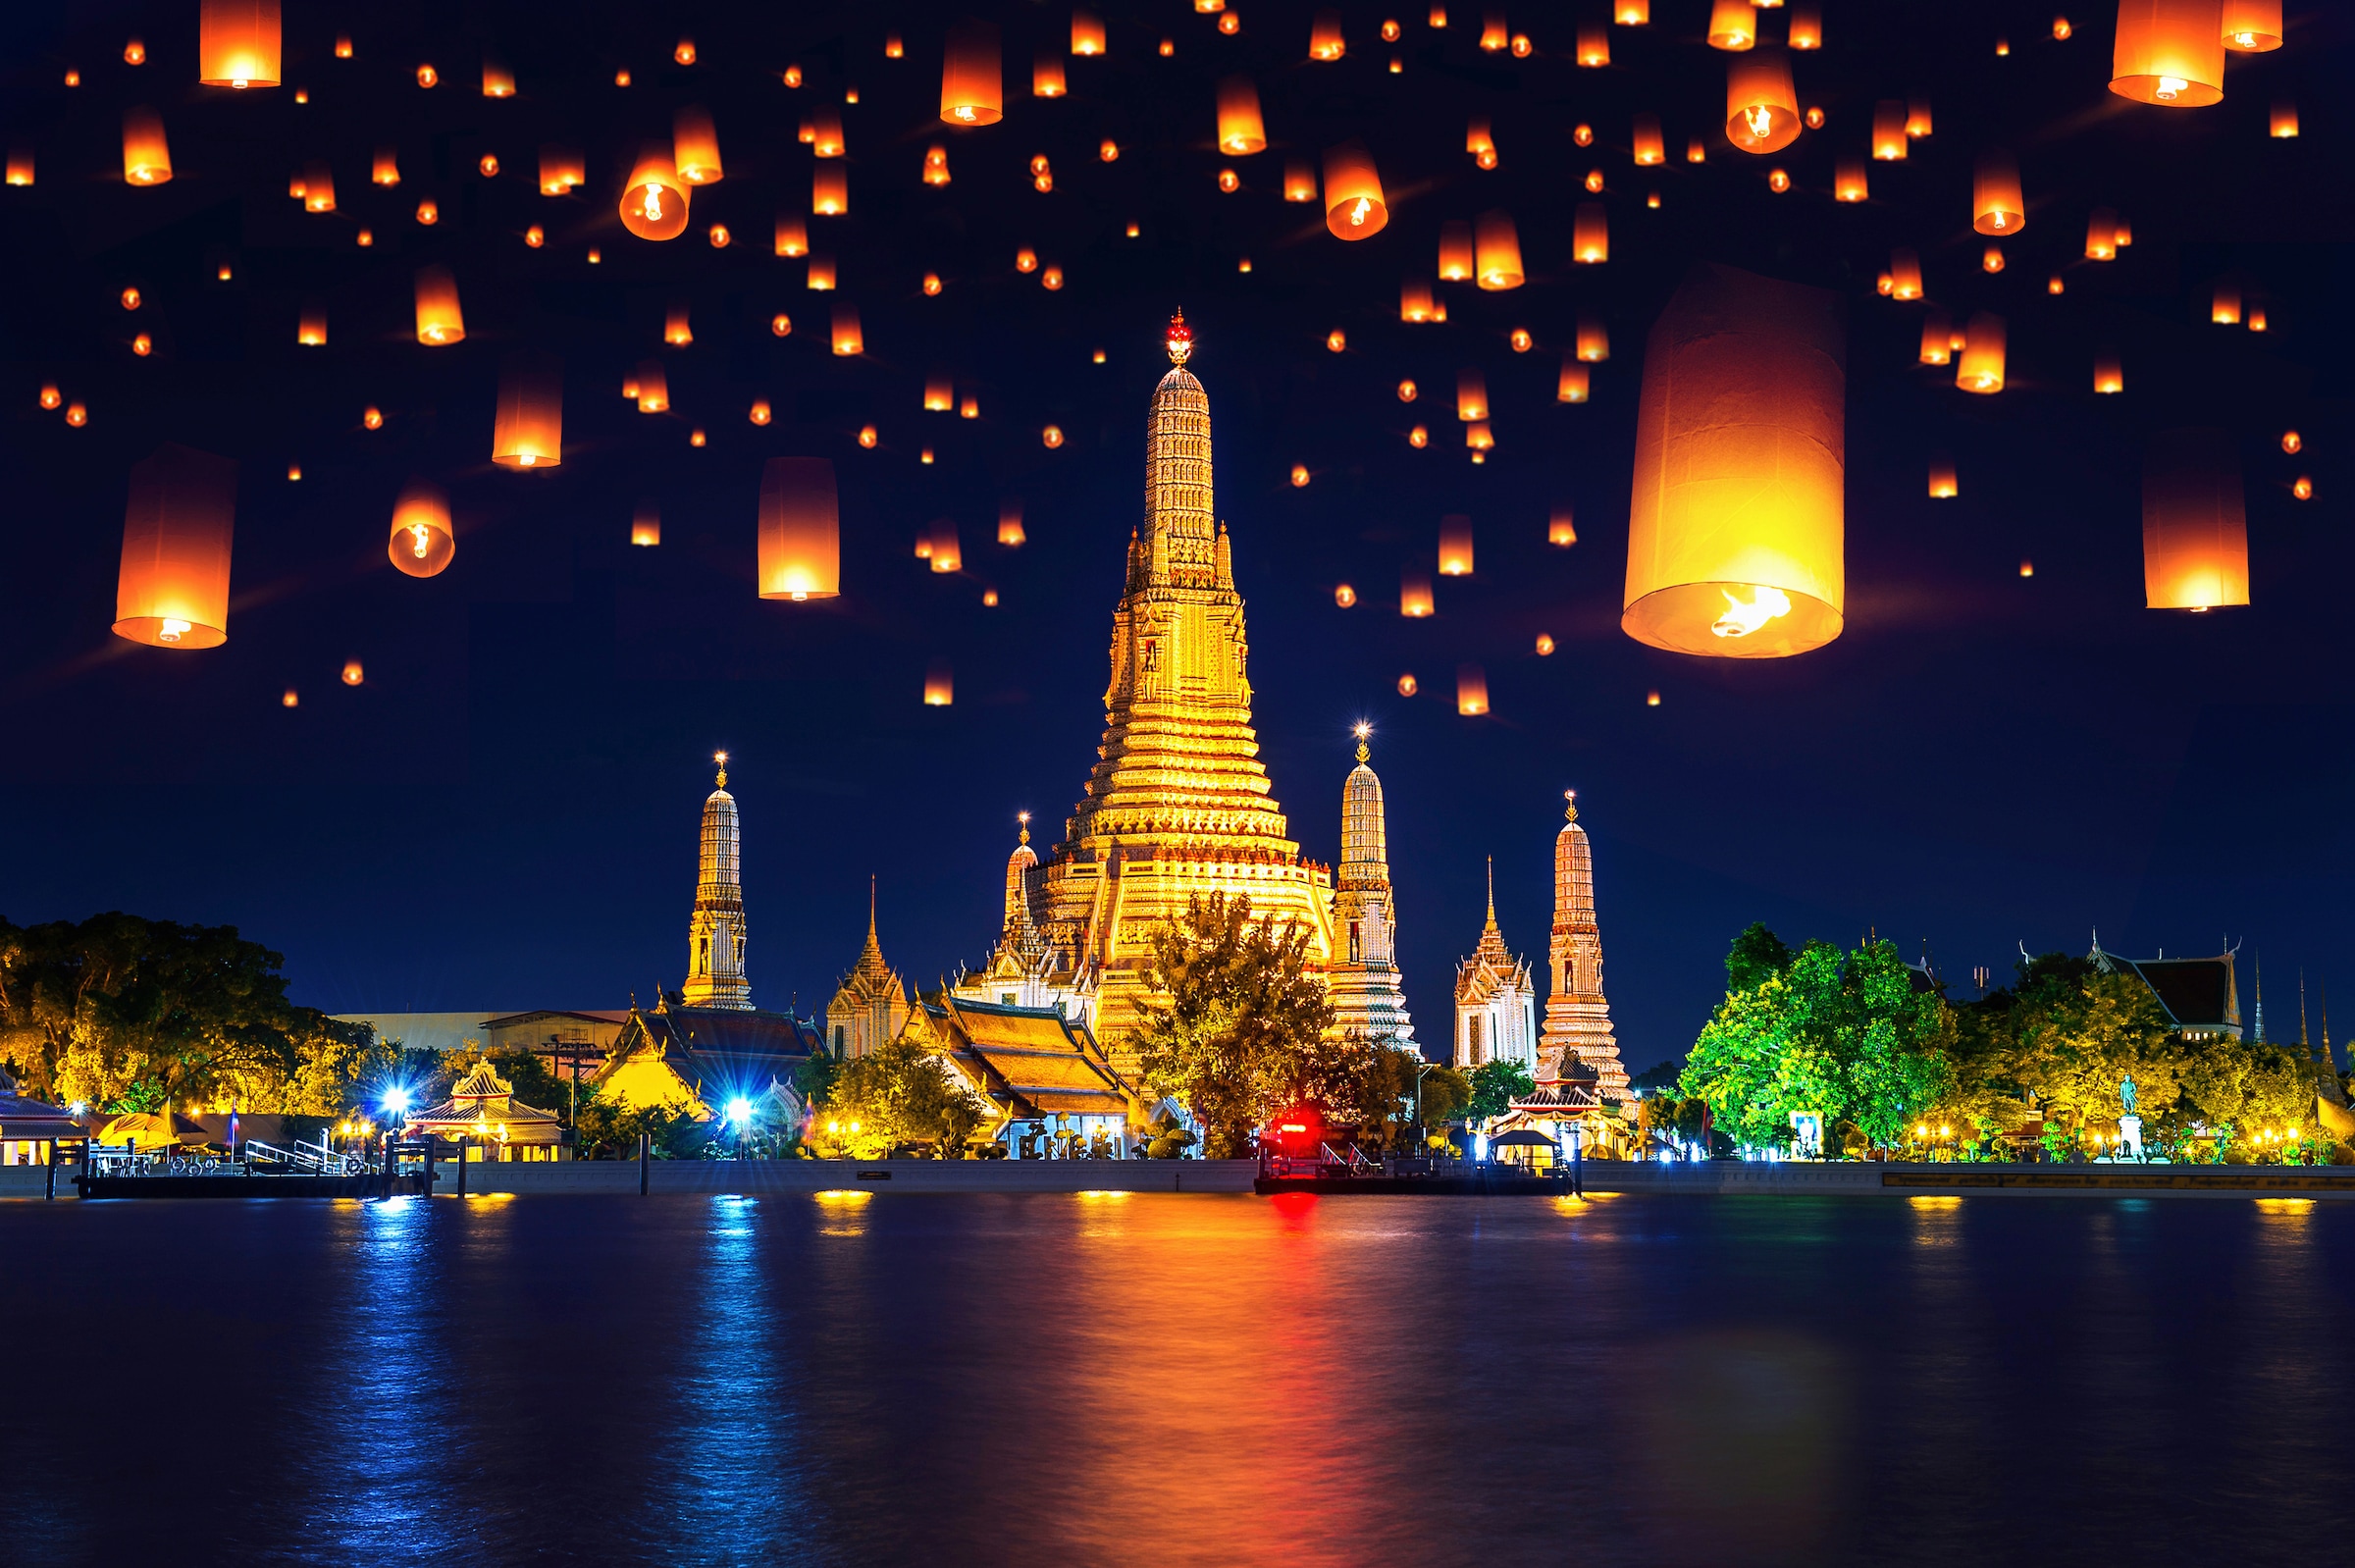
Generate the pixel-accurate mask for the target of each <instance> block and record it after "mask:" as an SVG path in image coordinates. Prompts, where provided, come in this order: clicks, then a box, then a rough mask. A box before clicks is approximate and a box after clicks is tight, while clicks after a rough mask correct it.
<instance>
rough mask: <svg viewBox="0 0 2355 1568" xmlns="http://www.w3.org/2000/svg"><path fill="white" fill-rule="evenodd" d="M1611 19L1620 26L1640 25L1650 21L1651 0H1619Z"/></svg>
mask: <svg viewBox="0 0 2355 1568" xmlns="http://www.w3.org/2000/svg"><path fill="white" fill-rule="evenodd" d="M1611 20H1612V21H1614V22H1616V23H1618V24H1619V26H1622V27H1641V26H1646V25H1648V23H1649V22H1650V21H1651V0H1619V4H1618V5H1617V6H1616V7H1615V8H1614V9H1613V10H1612V13H1611Z"/></svg>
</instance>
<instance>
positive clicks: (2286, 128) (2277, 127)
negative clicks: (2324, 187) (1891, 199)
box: [9, 98, 2298, 185]
mask: <svg viewBox="0 0 2355 1568" xmlns="http://www.w3.org/2000/svg"><path fill="white" fill-rule="evenodd" d="M2272 129H2273V134H2274V136H2275V137H2276V139H2278V140H2281V141H2287V140H2289V139H2290V138H2291V137H2293V136H2295V135H2296V134H2297V133H2298V106H2297V104H2296V103H2295V102H2294V101H2293V100H2291V99H2288V98H2276V99H2275V100H2274V117H2273V122H2272ZM30 156H31V155H30V154H26V157H27V158H28V159H29V157H30ZM10 167H11V168H12V169H13V168H14V167H15V165H14V164H11V165H10ZM26 167H27V169H29V168H30V165H29V163H28V164H27V165H26ZM9 183H10V184H12V185H13V184H15V183H16V180H15V178H14V177H13V176H12V177H11V178H10V180H9ZM25 183H26V184H28V185H29V184H31V183H32V178H31V176H30V175H29V174H27V175H26V180H25Z"/></svg>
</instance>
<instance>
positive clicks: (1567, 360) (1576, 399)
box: [1553, 354, 1590, 403]
mask: <svg viewBox="0 0 2355 1568" xmlns="http://www.w3.org/2000/svg"><path fill="white" fill-rule="evenodd" d="M1589 374H1590V373H1589V372H1588V370H1587V367H1586V366H1584V365H1582V364H1580V363H1579V362H1578V361H1577V360H1575V359H1573V358H1571V357H1570V356H1569V355H1568V354H1564V355H1563V356H1562V375H1561V380H1560V381H1559V382H1557V383H1556V384H1555V386H1554V392H1553V397H1554V401H1556V402H1562V403H1583V402H1585V401H1586V400H1587V389H1588V385H1589V383H1588V376H1589Z"/></svg>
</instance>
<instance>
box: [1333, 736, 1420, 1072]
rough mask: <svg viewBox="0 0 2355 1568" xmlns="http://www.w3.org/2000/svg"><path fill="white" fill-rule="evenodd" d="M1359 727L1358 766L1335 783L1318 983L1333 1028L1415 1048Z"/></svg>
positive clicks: (1376, 798) (1378, 789)
mask: <svg viewBox="0 0 2355 1568" xmlns="http://www.w3.org/2000/svg"><path fill="white" fill-rule="evenodd" d="M1366 734H1367V729H1366V726H1365V725H1363V724H1360V725H1359V726H1358V727H1357V766H1356V767H1354V768H1352V769H1350V772H1349V778H1348V781H1347V782H1346V783H1344V784H1343V785H1342V786H1341V867H1340V874H1339V877H1338V880H1337V881H1336V883H1335V891H1334V896H1333V928H1334V955H1333V967H1331V968H1330V969H1328V970H1327V971H1326V976H1325V985H1326V990H1327V992H1328V994H1330V995H1331V996H1332V998H1333V1030H1334V1033H1335V1035H1336V1036H1338V1035H1345V1034H1352V1033H1354V1034H1359V1035H1363V1036H1364V1037H1365V1038H1366V1039H1368V1040H1374V1041H1386V1042H1387V1043H1388V1044H1390V1045H1394V1046H1397V1047H1399V1048H1400V1049H1402V1050H1407V1051H1413V1050H1416V1049H1418V1047H1417V1046H1416V1044H1415V1024H1414V1019H1412V1018H1410V1017H1409V1016H1408V1014H1407V1011H1406V992H1405V989H1404V988H1403V987H1402V986H1401V985H1400V984H1399V982H1398V956H1397V949H1396V936H1397V929H1398V916H1397V909H1396V906H1395V905H1393V904H1392V902H1391V900H1390V862H1389V851H1388V846H1387V837H1388V835H1387V829H1386V826H1385V823H1384V820H1383V805H1382V779H1381V778H1380V777H1379V776H1378V775H1377V774H1376V773H1375V771H1374V769H1373V767H1372V766H1371V765H1370V764H1371V760H1372V759H1371V758H1370V756H1369V755H1368V753H1367V751H1366Z"/></svg>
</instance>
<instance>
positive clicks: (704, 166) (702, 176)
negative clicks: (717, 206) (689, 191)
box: [670, 104, 725, 185]
mask: <svg viewBox="0 0 2355 1568" xmlns="http://www.w3.org/2000/svg"><path fill="white" fill-rule="evenodd" d="M670 146H671V157H672V160H673V162H672V167H673V168H675V169H676V170H677V171H678V176H679V178H680V179H681V180H684V181H686V182H687V183H689V184H691V185H715V184H717V183H719V181H720V177H721V176H722V175H723V174H724V173H725V171H724V170H723V169H722V168H721V167H720V162H719V131H718V130H717V128H715V127H714V126H713V125H712V124H711V111H710V110H708V109H706V108H703V107H702V106H700V105H698V104H689V105H687V106H686V107H685V108H683V109H681V110H679V111H678V112H677V113H676V114H674V115H672V116H671V117H670Z"/></svg>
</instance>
